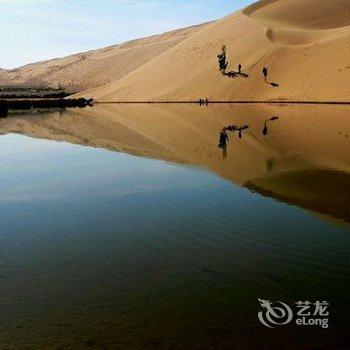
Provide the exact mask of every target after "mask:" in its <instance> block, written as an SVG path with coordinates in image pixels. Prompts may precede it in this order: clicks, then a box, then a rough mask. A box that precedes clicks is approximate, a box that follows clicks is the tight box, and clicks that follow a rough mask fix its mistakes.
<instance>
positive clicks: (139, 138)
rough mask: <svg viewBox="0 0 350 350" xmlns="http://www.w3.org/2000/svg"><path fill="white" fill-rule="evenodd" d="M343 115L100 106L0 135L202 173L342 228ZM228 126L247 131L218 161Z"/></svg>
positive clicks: (21, 122)
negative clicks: (135, 157) (122, 155)
mask: <svg viewBox="0 0 350 350" xmlns="http://www.w3.org/2000/svg"><path fill="white" fill-rule="evenodd" d="M348 114H349V108H348V107H333V106H319V107H301V106H296V107H293V108H292V107H280V108H277V107H274V106H263V107H259V108H257V107H244V108H242V107H237V106H233V105H225V106H213V107H210V108H200V107H193V106H190V105H187V106H177V105H170V106H169V105H167V106H160V107H159V106H153V105H147V106H143V105H136V106H128V105H119V106H118V105H117V106H113V105H103V106H102V105H100V106H97V107H94V108H90V109H84V110H79V109H74V110H67V111H66V112H64V113H63V114H62V113H61V114H60V113H59V112H54V113H53V114H34V115H33V116H29V115H26V116H23V117H22V116H20V115H18V114H14V115H12V116H10V117H9V118H7V119H3V120H2V121H1V124H0V133H11V132H15V133H21V134H25V135H28V136H32V137H39V138H45V139H52V140H57V141H67V142H71V143H76V144H82V145H87V146H92V147H101V148H105V149H110V150H116V151H123V152H127V153H130V154H134V155H139V156H146V157H151V158H157V159H162V160H166V161H172V162H178V163H182V164H190V165H196V166H200V167H204V168H207V169H209V170H211V171H213V172H215V173H217V174H219V175H220V176H221V177H223V178H225V179H227V180H229V181H231V182H233V183H235V184H238V185H240V186H245V187H248V188H249V189H251V190H253V191H256V192H258V193H261V194H263V195H267V196H270V197H274V198H278V199H279V200H281V201H285V202H287V203H292V204H296V205H299V206H301V207H304V208H307V209H311V210H314V211H316V212H318V213H322V214H327V215H330V216H332V217H334V218H339V219H342V220H345V221H348V222H350V217H349V213H348V198H347V197H346V196H344V195H343V193H348V188H349V186H350V177H349V174H350V159H349V154H348V153H349V152H348V149H349V140H350V122H349V118H348ZM273 115H277V116H279V120H278V121H276V122H273V123H271V124H270V125H269V130H268V135H266V136H264V135H263V133H262V129H263V125H264V121H265V120H266V119H268V118H270V117H271V116H273ZM231 124H239V125H242V124H248V125H249V126H250V128H249V129H248V130H247V131H246V132H244V135H243V138H242V139H239V138H238V137H237V134H236V135H231V136H230V137H231V140H230V143H229V147H228V150H227V157H226V158H225V157H223V152H222V150H221V149H219V148H218V147H217V143H218V132H219V130H221V128H222V127H223V126H224V125H231ZM308 179H312V180H308ZM310 182H312V183H311V184H310ZM325 188H327V195H326V196H325V195H324V193H325Z"/></svg>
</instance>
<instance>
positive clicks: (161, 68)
mask: <svg viewBox="0 0 350 350" xmlns="http://www.w3.org/2000/svg"><path fill="white" fill-rule="evenodd" d="M349 6H350V5H349V2H348V1H346V0H335V1H326V0H320V1H318V0H311V1H309V0H276V1H260V2H258V3H257V4H255V5H253V6H250V7H248V8H247V9H245V10H243V11H239V12H237V13H235V14H233V15H230V16H228V17H226V18H224V19H222V20H220V21H218V22H215V23H213V24H211V25H209V26H207V27H205V28H204V29H203V30H201V31H199V32H197V33H195V34H193V35H192V36H190V37H189V38H188V39H187V40H185V41H183V42H182V43H180V44H178V45H176V46H174V47H173V48H171V49H169V50H168V51H166V52H164V53H163V54H162V55H160V56H157V57H156V58H154V59H153V60H151V61H150V62H148V63H147V64H145V65H143V66H142V67H140V68H138V69H137V70H135V71H134V72H132V73H130V74H129V75H127V76H125V77H124V78H123V79H121V80H119V81H118V82H115V83H113V84H109V85H107V86H105V87H103V88H101V89H92V90H89V91H86V92H84V94H83V95H85V96H89V95H92V96H94V97H95V98H97V99H99V100H101V101H111V100H112V101H115V100H186V99H198V98H199V97H204V96H208V97H211V98H212V99H218V100H226V99H227V100H230V99H264V100H266V99H271V100H275V99H286V100H336V101H340V100H349V99H350V92H349V91H350V89H349V79H350V64H349V59H350V40H349V38H350V27H349V26H348V24H349V23H350V11H349ZM222 43H225V44H226V45H227V46H228V56H229V61H230V62H229V67H228V68H229V70H236V69H237V68H236V67H237V65H238V64H239V63H240V64H242V65H243V70H244V71H245V72H247V73H248V74H249V75H250V77H249V78H235V79H229V78H227V77H223V76H221V75H220V73H219V72H218V67H217V59H216V55H217V54H218V52H219V51H220V48H221V45H222ZM264 66H267V67H268V68H269V70H270V77H269V79H270V81H271V82H275V83H278V84H279V87H278V88H273V87H272V86H270V85H267V84H265V83H264V80H263V78H262V74H261V70H262V68H263V67H264ZM140 82H142V84H140Z"/></svg>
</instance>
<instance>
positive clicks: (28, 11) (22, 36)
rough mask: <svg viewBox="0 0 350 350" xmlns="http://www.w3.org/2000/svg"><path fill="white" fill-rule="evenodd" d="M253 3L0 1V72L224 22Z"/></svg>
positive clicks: (228, 0) (247, 0)
mask: <svg viewBox="0 0 350 350" xmlns="http://www.w3.org/2000/svg"><path fill="white" fill-rule="evenodd" d="M252 2H253V1H252V0H172V1H165V0H0V52H1V55H0V68H14V67H18V66H21V65H24V64H27V63H30V62H35V61H40V60H45V59H50V58H55V57H62V56H66V55H69V54H72V53H77V52H82V51H87V50H90V49H96V48H100V47H104V46H108V45H113V44H116V43H121V42H124V41H127V40H130V39H134V38H139V37H143V36H147V35H151V34H156V33H162V32H164V31H167V30H171V29H174V28H180V27H185V26H189V25H192V24H198V23H203V22H206V21H209V20H213V19H218V18H221V17H223V16H225V15H227V14H229V13H231V12H233V11H235V10H236V9H239V8H241V7H244V6H246V5H248V4H250V3H252Z"/></svg>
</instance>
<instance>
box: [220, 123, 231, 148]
mask: <svg viewBox="0 0 350 350" xmlns="http://www.w3.org/2000/svg"><path fill="white" fill-rule="evenodd" d="M228 140H229V138H228V135H227V132H226V129H225V128H224V129H222V130H221V132H220V137H219V147H220V148H224V149H225V148H226V147H227V142H228Z"/></svg>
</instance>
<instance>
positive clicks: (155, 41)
mask: <svg viewBox="0 0 350 350" xmlns="http://www.w3.org/2000/svg"><path fill="white" fill-rule="evenodd" d="M206 25H207V24H203V25H200V26H194V27H190V28H184V29H179V30H174V31H171V32H167V33H164V34H161V35H154V36H151V37H147V38H143V39H138V40H133V41H130V42H126V43H124V44H121V45H115V46H111V47H107V48H104V49H100V50H95V51H89V52H84V53H81V54H77V55H72V56H68V57H64V58H58V59H53V60H50V61H43V62H38V63H33V64H29V65H26V66H24V67H20V68H16V69H12V70H1V69H0V82H1V84H2V85H24V86H37V85H38V86H43V85H44V86H51V87H58V86H59V85H61V86H63V87H65V88H67V89H69V90H70V91H74V92H77V91H82V90H85V89H88V88H91V87H97V86H103V85H105V84H107V83H110V82H114V81H117V80H119V79H121V78H122V77H124V76H126V75H127V74H128V73H130V72H132V71H133V70H135V69H137V68H138V67H140V66H142V65H144V64H145V63H147V62H148V61H149V60H151V59H153V58H154V57H156V56H158V55H160V54H162V53H163V52H165V51H167V50H168V49H170V48H171V47H173V46H174V45H176V44H178V43H180V42H181V41H183V40H185V39H186V38H187V37H189V36H190V35H192V34H193V33H195V32H196V31H198V30H200V29H201V28H203V27H205V26H206Z"/></svg>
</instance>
